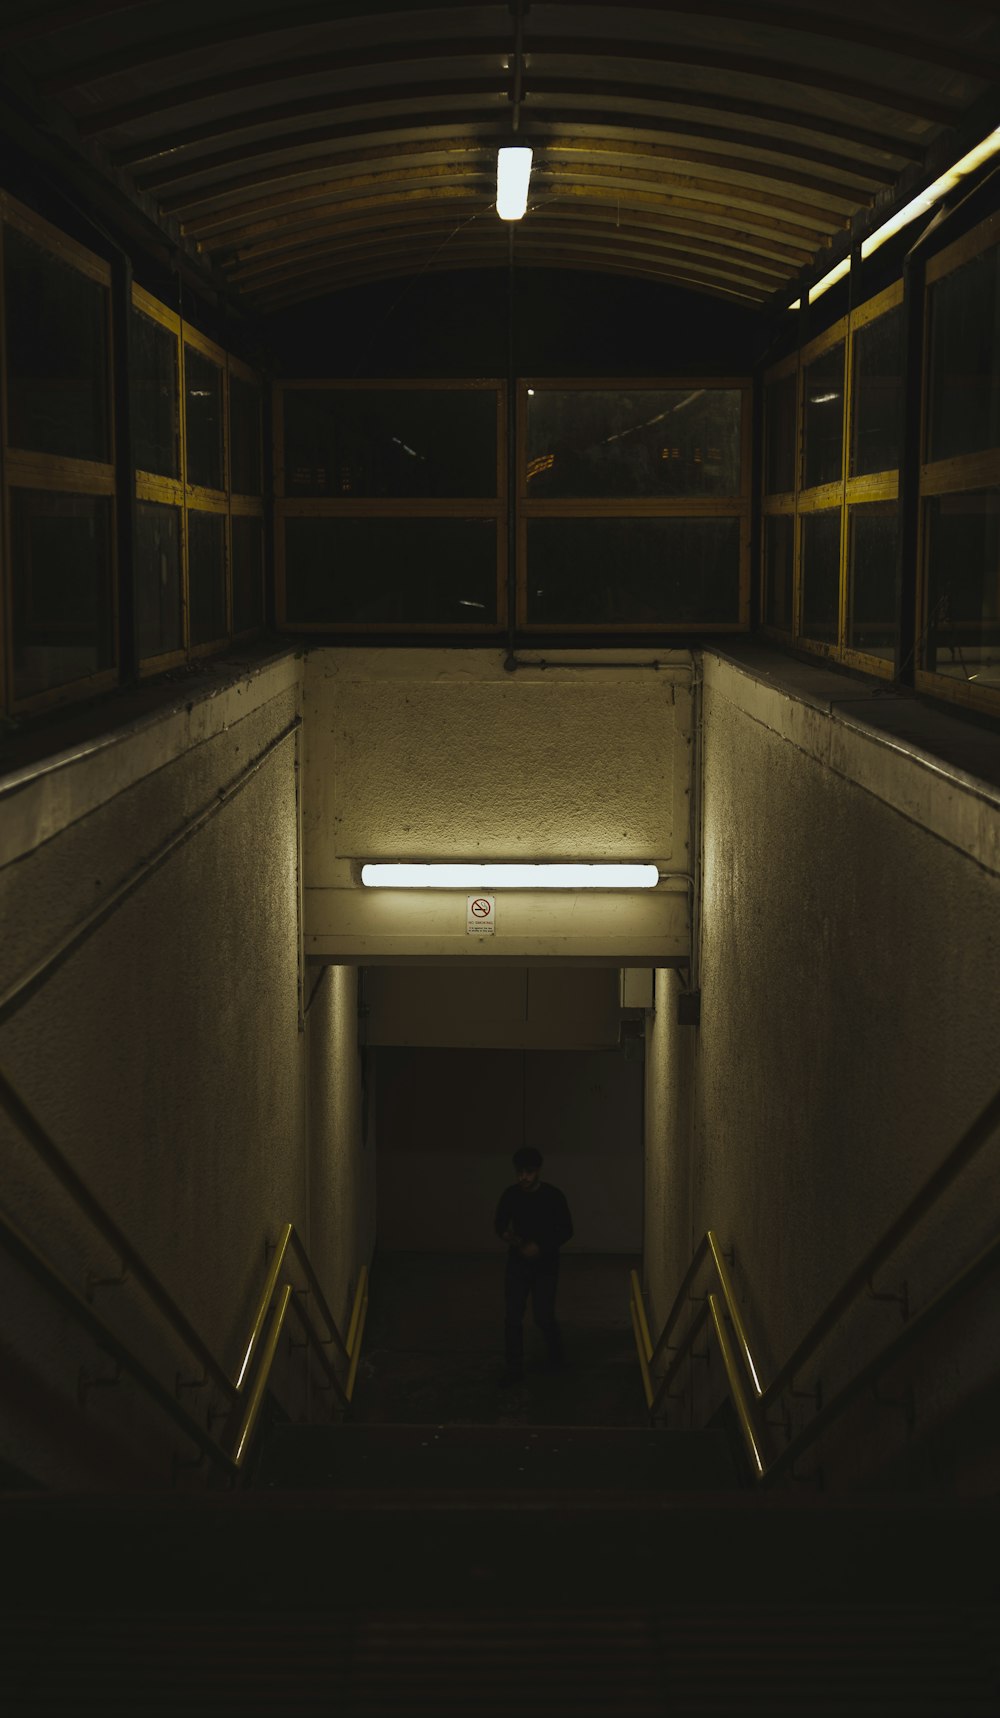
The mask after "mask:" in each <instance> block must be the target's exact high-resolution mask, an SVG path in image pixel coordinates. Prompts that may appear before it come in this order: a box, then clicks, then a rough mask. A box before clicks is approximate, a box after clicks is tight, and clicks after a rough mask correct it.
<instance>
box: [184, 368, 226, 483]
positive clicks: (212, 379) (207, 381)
mask: <svg viewBox="0 0 1000 1718" xmlns="http://www.w3.org/2000/svg"><path fill="white" fill-rule="evenodd" d="M184 385H185V394H186V411H187V480H188V482H189V483H196V484H198V485H199V486H200V487H201V488H202V489H223V488H224V487H225V480H224V476H223V473H224V471H225V466H224V463H223V446H222V371H221V370H220V369H219V366H218V364H213V362H212V360H211V358H206V357H205V356H204V355H203V353H201V352H196V351H195V350H194V348H193V347H191V346H187V345H185V347H184Z"/></svg>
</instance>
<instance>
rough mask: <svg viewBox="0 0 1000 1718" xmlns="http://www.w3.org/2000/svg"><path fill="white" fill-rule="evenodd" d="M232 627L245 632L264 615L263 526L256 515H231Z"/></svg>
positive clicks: (260, 620) (259, 621)
mask: <svg viewBox="0 0 1000 1718" xmlns="http://www.w3.org/2000/svg"><path fill="white" fill-rule="evenodd" d="M231 525H232V541H233V631H234V632H249V630H250V628H251V627H253V626H260V625H261V624H262V622H263V619H264V526H263V523H262V521H261V520H260V519H248V518H241V517H239V516H238V515H237V516H234V518H233V520H232V522H231Z"/></svg>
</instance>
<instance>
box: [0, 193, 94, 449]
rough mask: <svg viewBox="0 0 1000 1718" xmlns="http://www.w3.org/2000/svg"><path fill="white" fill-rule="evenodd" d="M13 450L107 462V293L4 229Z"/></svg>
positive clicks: (10, 229) (31, 242)
mask: <svg viewBox="0 0 1000 1718" xmlns="http://www.w3.org/2000/svg"><path fill="white" fill-rule="evenodd" d="M3 248H4V294H5V307H6V320H7V423H8V442H9V444H10V446H11V447H17V448H23V449H24V450H25V451H27V452H31V453H51V454H58V455H61V456H62V457H63V458H65V459H97V460H102V461H105V462H106V461H108V460H109V459H110V457H111V453H110V436H109V411H108V293H107V288H106V287H103V286H101V284H100V282H99V281H96V280H91V279H90V278H89V276H87V275H85V274H80V273H79V271H78V270H77V269H75V268H71V267H70V265H69V263H65V262H62V261H61V260H60V259H59V258H58V257H54V256H52V255H51V254H50V252H49V251H47V250H44V249H43V247H42V246H41V245H37V244H35V242H34V240H33V239H29V238H26V237H25V235H24V234H23V233H19V232H18V231H17V229H16V227H10V226H8V227H5V228H4V233H3Z"/></svg>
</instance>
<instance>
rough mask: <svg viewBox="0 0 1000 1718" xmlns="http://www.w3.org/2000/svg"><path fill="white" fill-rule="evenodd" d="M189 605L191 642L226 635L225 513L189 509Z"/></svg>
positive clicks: (210, 641) (204, 640)
mask: <svg viewBox="0 0 1000 1718" xmlns="http://www.w3.org/2000/svg"><path fill="white" fill-rule="evenodd" d="M187 530H188V605H189V608H190V616H191V623H190V633H191V643H192V644H211V643H213V642H214V640H215V639H217V638H224V637H225V636H226V633H227V631H228V630H229V629H228V624H227V620H226V520H225V515H224V514H222V513H197V512H195V511H194V510H193V509H190V508H189V509H188V516H187Z"/></svg>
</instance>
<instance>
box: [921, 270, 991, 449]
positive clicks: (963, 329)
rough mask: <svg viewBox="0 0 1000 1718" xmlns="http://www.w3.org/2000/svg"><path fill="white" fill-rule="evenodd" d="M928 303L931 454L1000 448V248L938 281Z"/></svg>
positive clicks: (929, 430)
mask: <svg viewBox="0 0 1000 1718" xmlns="http://www.w3.org/2000/svg"><path fill="white" fill-rule="evenodd" d="M928 298H929V302H930V398H929V410H928V420H927V457H928V459H932V460H933V459H951V458H954V457H955V456H956V455H957V454H961V453H979V452H980V451H981V450H982V449H983V448H987V447H1000V373H998V372H1000V280H998V274H997V247H996V245H991V246H990V248H989V250H986V251H983V252H981V254H980V255H979V256H977V257H973V259H972V261H971V262H969V263H966V264H965V267H964V268H957V269H956V270H955V271H954V273H953V274H948V275H945V277H944V279H943V280H939V281H937V282H936V283H935V284H934V286H932V287H931V289H930V292H929V294H928Z"/></svg>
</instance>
